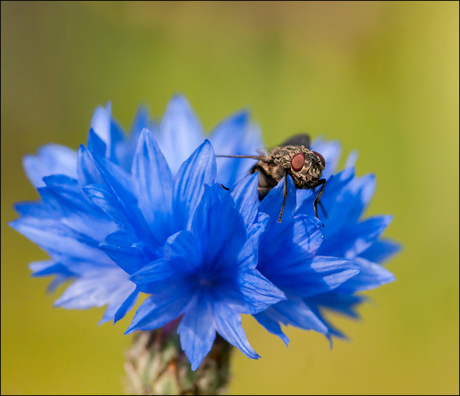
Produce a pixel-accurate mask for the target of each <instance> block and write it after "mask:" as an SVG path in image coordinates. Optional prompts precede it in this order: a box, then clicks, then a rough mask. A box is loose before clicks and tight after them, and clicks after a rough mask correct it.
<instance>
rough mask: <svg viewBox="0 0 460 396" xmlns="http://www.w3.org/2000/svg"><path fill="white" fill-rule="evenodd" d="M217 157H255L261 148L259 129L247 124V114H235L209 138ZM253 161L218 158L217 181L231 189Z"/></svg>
mask: <svg viewBox="0 0 460 396" xmlns="http://www.w3.org/2000/svg"><path fill="white" fill-rule="evenodd" d="M209 140H210V141H211V143H212V146H213V147H214V150H215V152H216V154H218V155H257V154H256V149H260V148H263V142H262V138H261V133H260V129H259V128H257V127H254V126H253V125H250V124H249V113H248V112H247V111H245V110H243V111H240V112H237V113H235V114H233V115H231V116H230V117H228V118H227V119H225V120H224V121H222V122H221V123H220V124H219V125H218V126H217V127H215V128H214V130H213V131H212V132H211V135H210V136H209ZM254 164H255V161H254V160H253V159H243V158H218V159H217V169H218V172H217V181H218V183H223V184H224V185H226V186H228V187H231V186H232V185H233V184H235V183H236V181H237V180H239V179H241V178H242V177H243V176H244V175H245V174H247V173H248V171H249V169H250V168H251V167H252V166H254Z"/></svg>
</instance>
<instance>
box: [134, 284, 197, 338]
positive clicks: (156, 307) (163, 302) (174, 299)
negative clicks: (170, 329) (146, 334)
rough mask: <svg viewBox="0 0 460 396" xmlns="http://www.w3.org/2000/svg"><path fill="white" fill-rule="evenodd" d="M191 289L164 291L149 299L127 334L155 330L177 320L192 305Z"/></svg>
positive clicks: (137, 312) (137, 314) (144, 303)
mask: <svg viewBox="0 0 460 396" xmlns="http://www.w3.org/2000/svg"><path fill="white" fill-rule="evenodd" d="M191 297H192V295H191V294H190V290H189V289H181V290H169V289H166V290H163V292H161V293H158V294H156V295H154V296H151V297H149V298H147V299H146V300H145V301H144V302H143V303H142V305H141V306H140V307H139V308H138V309H137V311H136V314H135V315H134V318H133V321H132V322H131V325H130V326H129V327H128V330H126V332H125V334H130V333H132V332H133V331H136V330H155V329H158V328H159V327H162V326H164V325H165V324H166V323H169V322H171V321H172V320H174V319H176V318H177V317H179V316H180V315H182V313H183V312H184V310H185V308H186V307H187V305H188V304H189V303H190V298H191Z"/></svg>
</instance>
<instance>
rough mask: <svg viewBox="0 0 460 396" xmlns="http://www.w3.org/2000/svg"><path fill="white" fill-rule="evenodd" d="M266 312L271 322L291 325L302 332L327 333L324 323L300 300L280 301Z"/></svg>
mask: <svg viewBox="0 0 460 396" xmlns="http://www.w3.org/2000/svg"><path fill="white" fill-rule="evenodd" d="M266 312H267V314H268V315H269V316H270V317H271V318H272V319H273V320H276V321H279V322H281V323H283V324H284V325H291V326H295V327H299V328H301V329H304V330H315V331H317V332H318V333H323V334H326V333H327V332H328V330H327V327H326V326H325V325H324V323H323V322H322V321H321V320H320V319H318V317H317V316H316V315H315V314H314V312H312V310H311V309H310V307H309V306H308V305H306V304H305V303H304V302H303V301H302V300H300V299H289V300H287V301H281V302H279V303H278V304H275V305H272V306H271V307H270V308H268V310H267V311H266Z"/></svg>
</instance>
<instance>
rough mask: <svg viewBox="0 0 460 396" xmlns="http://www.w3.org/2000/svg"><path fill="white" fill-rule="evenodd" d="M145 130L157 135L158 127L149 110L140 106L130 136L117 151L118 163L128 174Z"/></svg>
mask: <svg viewBox="0 0 460 396" xmlns="http://www.w3.org/2000/svg"><path fill="white" fill-rule="evenodd" d="M145 128H146V129H148V130H149V131H150V132H152V133H156V129H157V127H156V125H155V123H154V122H153V120H151V119H150V117H149V112H148V110H147V108H146V107H143V106H140V107H139V108H138V110H137V113H136V115H135V117H134V119H133V122H132V124H131V133H130V135H129V136H128V137H127V138H125V139H124V140H123V141H122V142H120V143H119V144H118V146H117V149H116V154H117V157H118V163H119V164H120V166H121V167H122V168H123V169H124V170H125V171H127V172H131V166H132V163H133V158H134V153H135V152H136V148H137V143H138V140H139V136H140V134H141V132H142V130H143V129H145Z"/></svg>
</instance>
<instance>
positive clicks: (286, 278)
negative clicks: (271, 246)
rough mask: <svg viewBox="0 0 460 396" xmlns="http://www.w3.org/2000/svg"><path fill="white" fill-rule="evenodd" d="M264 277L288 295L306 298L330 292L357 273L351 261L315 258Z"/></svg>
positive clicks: (357, 267)
mask: <svg viewBox="0 0 460 396" xmlns="http://www.w3.org/2000/svg"><path fill="white" fill-rule="evenodd" d="M278 271H279V272H278V273H275V272H273V273H269V274H266V276H267V277H268V278H269V279H271V280H272V281H273V282H274V283H275V284H276V286H278V287H279V288H280V289H281V290H283V291H284V292H285V293H287V294H288V295H292V296H296V297H302V298H304V297H308V296H312V295H315V294H320V293H324V292H327V291H329V290H332V289H334V288H336V287H338V286H340V285H341V284H342V283H343V282H345V281H346V280H348V279H350V278H351V277H353V276H355V275H356V274H358V273H359V271H360V267H359V266H358V265H357V264H355V263H354V262H352V261H349V260H345V259H339V258H334V257H321V256H317V257H315V258H314V259H313V261H311V260H302V259H301V257H300V258H299V261H298V262H297V263H292V264H290V265H289V266H285V267H283V268H280V269H279V270H278Z"/></svg>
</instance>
